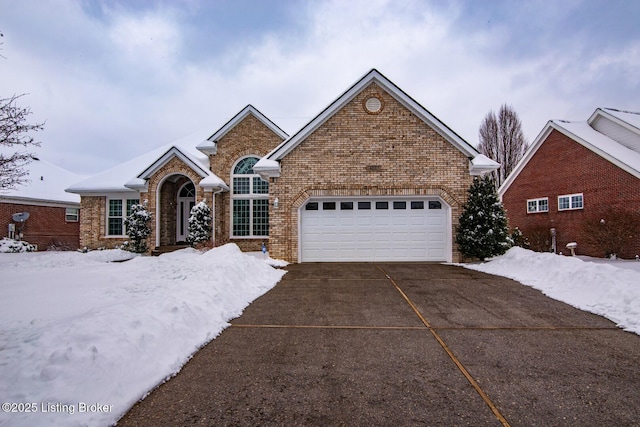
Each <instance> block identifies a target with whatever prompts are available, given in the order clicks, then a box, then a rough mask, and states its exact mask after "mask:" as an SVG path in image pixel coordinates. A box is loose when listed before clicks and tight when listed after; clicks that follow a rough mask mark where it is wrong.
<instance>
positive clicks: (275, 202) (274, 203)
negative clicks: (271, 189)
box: [273, 197, 280, 209]
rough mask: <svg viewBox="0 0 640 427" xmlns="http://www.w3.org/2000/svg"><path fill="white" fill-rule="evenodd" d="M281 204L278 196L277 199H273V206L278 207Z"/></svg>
mask: <svg viewBox="0 0 640 427" xmlns="http://www.w3.org/2000/svg"><path fill="white" fill-rule="evenodd" d="M279 204H280V200H278V198H277V197H276V198H275V200H274V201H273V208H274V209H278V205H279Z"/></svg>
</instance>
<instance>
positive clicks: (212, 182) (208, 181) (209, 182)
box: [198, 174, 229, 191]
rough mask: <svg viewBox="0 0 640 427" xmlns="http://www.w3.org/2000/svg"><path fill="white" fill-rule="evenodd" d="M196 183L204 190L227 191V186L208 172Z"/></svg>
mask: <svg viewBox="0 0 640 427" xmlns="http://www.w3.org/2000/svg"><path fill="white" fill-rule="evenodd" d="M198 185H199V186H200V187H202V188H203V189H204V190H205V191H214V190H222V191H229V186H228V185H227V184H226V183H225V182H224V181H223V180H222V179H220V177H218V176H217V175H215V174H210V175H209V176H207V177H206V178H204V179H202V180H201V181H200V182H199V183H198Z"/></svg>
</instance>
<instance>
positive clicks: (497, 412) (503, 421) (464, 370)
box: [374, 264, 510, 427]
mask: <svg viewBox="0 0 640 427" xmlns="http://www.w3.org/2000/svg"><path fill="white" fill-rule="evenodd" d="M374 265H375V266H376V268H377V269H378V270H380V272H381V273H382V274H384V275H385V277H386V278H387V279H389V281H390V282H391V284H392V285H393V286H394V287H395V288H396V290H397V291H398V292H399V293H400V295H402V297H403V298H404V300H405V301H406V302H407V304H409V306H410V307H411V309H412V310H413V311H414V312H415V314H416V315H417V316H418V318H419V319H420V321H421V322H422V323H423V324H424V325H425V326H426V327H427V329H428V330H429V332H431V335H433V337H434V338H435V339H436V341H438V343H439V344H440V346H441V347H442V348H443V350H444V351H445V352H446V353H447V355H448V356H449V358H451V360H452V361H453V363H454V364H455V365H456V367H457V368H458V370H459V371H460V372H461V373H462V375H464V377H465V378H466V379H467V381H469V384H471V386H472V387H473V388H474V389H475V391H476V392H477V393H478V395H480V397H481V398H482V400H483V401H484V402H485V403H486V404H487V406H488V407H489V408H490V409H491V412H493V414H494V415H495V417H496V418H497V419H498V421H499V422H500V424H502V425H503V426H504V427H510V424H509V422H508V421H507V420H506V419H505V418H504V416H503V415H502V413H501V412H500V410H499V409H498V408H497V407H496V405H495V404H494V403H493V401H492V400H491V398H490V397H489V396H488V395H487V393H485V391H484V390H483V389H482V387H480V384H479V383H478V382H477V381H476V380H475V378H473V376H471V374H470V373H469V371H468V370H467V368H465V367H464V365H463V364H462V362H460V360H459V359H458V358H457V357H456V355H455V354H453V351H451V349H450V348H449V346H447V344H446V343H445V342H444V340H443V339H442V337H440V335H439V334H438V332H437V331H436V330H435V329H434V328H433V327H432V326H431V324H430V323H429V321H428V320H427V319H426V318H425V317H424V316H423V315H422V313H420V310H418V307H417V306H416V305H415V304H414V303H413V301H411V299H410V298H409V297H408V296H407V294H406V293H405V292H404V291H403V290H402V289H401V288H400V286H399V285H398V284H397V283H396V281H395V280H393V278H391V276H389V274H387V272H386V271H385V270H384V269H383V268H382V267H380V266H379V265H378V264H374Z"/></svg>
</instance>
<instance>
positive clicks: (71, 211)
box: [64, 208, 80, 222]
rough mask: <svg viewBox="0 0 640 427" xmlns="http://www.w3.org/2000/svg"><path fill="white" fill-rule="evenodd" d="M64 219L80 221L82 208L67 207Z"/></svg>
mask: <svg viewBox="0 0 640 427" xmlns="http://www.w3.org/2000/svg"><path fill="white" fill-rule="evenodd" d="M70 218H71V219H70ZM74 218H75V219H74ZM64 221H65V222H78V221H80V208H65V210H64Z"/></svg>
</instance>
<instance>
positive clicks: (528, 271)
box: [463, 247, 640, 335]
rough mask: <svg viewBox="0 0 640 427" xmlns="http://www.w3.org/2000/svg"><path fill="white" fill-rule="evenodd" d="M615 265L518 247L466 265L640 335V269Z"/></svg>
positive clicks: (465, 265)
mask: <svg viewBox="0 0 640 427" xmlns="http://www.w3.org/2000/svg"><path fill="white" fill-rule="evenodd" d="M634 262H635V261H634ZM614 265H617V264H613V265H612V264H604V263H596V262H588V261H583V260H581V259H579V258H575V257H567V256H561V255H554V254H551V253H537V252H532V251H528V250H525V249H522V248H519V247H514V248H511V249H510V250H509V251H508V252H507V253H506V254H504V255H502V256H500V257H496V258H494V259H493V260H491V261H490V262H487V263H484V264H463V266H464V267H466V268H469V269H473V270H478V271H483V272H485V273H490V274H497V275H500V276H504V277H509V278H511V279H515V280H517V281H519V282H521V283H523V284H525V285H528V286H531V287H534V288H536V289H539V290H541V291H542V292H543V293H544V294H545V295H548V296H549V297H551V298H554V299H557V300H560V301H563V302H566V303H567V304H570V305H572V306H574V307H577V308H580V309H582V310H586V311H590V312H592V313H595V314H599V315H601V316H604V317H607V318H608V319H610V320H612V321H613V322H615V323H617V324H618V326H620V327H622V328H624V329H625V330H627V331H631V332H635V333H636V334H639V335H640V272H639V271H635V270H634V269H630V268H627V266H626V265H625V266H623V267H620V268H618V267H615V266H614Z"/></svg>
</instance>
